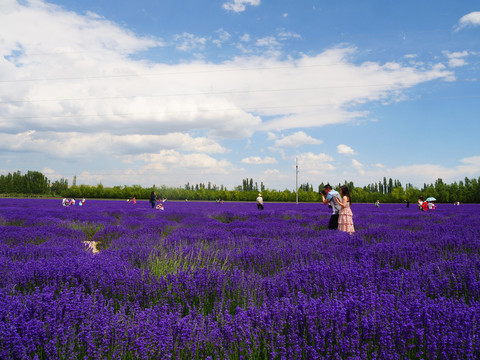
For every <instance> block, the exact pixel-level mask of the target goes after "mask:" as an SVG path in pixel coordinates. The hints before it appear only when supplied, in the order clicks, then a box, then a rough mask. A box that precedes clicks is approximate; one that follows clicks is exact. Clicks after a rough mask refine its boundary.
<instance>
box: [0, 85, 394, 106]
mask: <svg viewBox="0 0 480 360" xmlns="http://www.w3.org/2000/svg"><path fill="white" fill-rule="evenodd" d="M393 85H402V84H400V83H398V82H396V83H384V84H369V85H337V86H320V87H318V86H317V87H305V88H285V89H259V90H226V91H209V92H194V93H176V94H153V95H130V96H104V97H85V98H58V99H37V100H8V101H0V104H15V103H33V102H53V101H84V100H114V99H134V98H157V97H176V96H201V95H227V94H249V93H269V92H287V91H315V90H325V89H346V88H365V87H378V86H393Z"/></svg>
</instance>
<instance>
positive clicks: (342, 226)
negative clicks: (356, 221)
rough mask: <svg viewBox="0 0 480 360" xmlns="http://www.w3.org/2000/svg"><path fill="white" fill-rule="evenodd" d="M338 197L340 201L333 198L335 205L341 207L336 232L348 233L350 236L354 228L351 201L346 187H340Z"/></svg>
mask: <svg viewBox="0 0 480 360" xmlns="http://www.w3.org/2000/svg"><path fill="white" fill-rule="evenodd" d="M340 195H341V196H342V200H341V201H340V200H339V199H338V198H335V201H336V202H337V204H339V205H340V206H341V207H342V208H341V209H340V212H339V215H338V230H340V231H344V232H348V233H349V234H350V235H351V234H353V233H354V232H355V228H354V227H353V213H352V209H350V206H351V205H352V200H351V198H350V191H349V190H348V187H346V186H345V185H343V186H340Z"/></svg>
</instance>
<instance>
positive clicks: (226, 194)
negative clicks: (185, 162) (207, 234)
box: [0, 171, 480, 203]
mask: <svg viewBox="0 0 480 360" xmlns="http://www.w3.org/2000/svg"><path fill="white" fill-rule="evenodd" d="M344 184H345V185H347V186H348V188H349V189H350V194H351V197H352V201H353V202H359V203H366V202H370V203H374V202H375V201H377V200H379V201H380V202H382V203H401V202H404V201H406V200H408V201H410V202H411V203H414V202H416V201H417V199H418V197H419V196H420V195H422V196H423V197H424V198H427V197H429V196H433V197H435V198H436V199H437V201H438V202H439V203H449V202H454V201H459V202H461V203H480V177H479V178H478V179H469V178H465V179H464V180H463V181H459V182H458V183H457V182H454V183H452V184H446V183H444V182H443V180H442V179H437V180H436V181H435V183H434V184H424V185H423V188H421V189H418V188H416V187H414V186H413V185H411V184H406V185H405V186H402V184H401V182H400V181H399V180H394V179H391V178H390V179H387V178H385V177H384V178H383V179H382V181H379V182H377V183H372V184H369V185H367V186H364V187H356V186H355V185H354V183H353V182H351V181H350V182H347V181H345V182H344ZM323 185H324V183H323V182H322V183H321V184H320V185H319V186H318V191H314V185H313V184H309V183H305V184H302V185H300V186H299V188H298V201H300V202H320V201H321V196H320V195H319V191H321V190H322V189H323ZM341 185H342V184H338V185H337V186H336V187H335V188H336V190H338V189H339V188H340V186H341ZM152 190H155V191H156V193H157V196H158V198H162V199H165V198H166V199H169V200H200V201H215V200H224V201H255V199H256V198H257V195H258V193H259V192H261V193H262V196H263V199H264V201H266V202H268V201H275V202H295V201H296V193H295V191H291V190H288V189H285V190H283V191H280V190H274V189H267V188H266V187H265V184H264V183H263V182H261V183H260V185H259V184H258V182H254V181H253V179H252V178H250V179H248V178H246V179H243V180H242V185H239V186H236V187H235V188H234V189H233V190H228V189H227V188H226V187H225V186H223V185H221V186H217V185H215V184H212V183H211V182H210V181H209V182H208V183H207V184H204V183H200V184H190V183H187V184H185V185H184V187H167V186H165V185H162V186H160V187H156V186H155V185H153V186H152V187H149V188H143V187H142V186H140V185H124V186H120V185H117V186H114V187H111V188H107V187H104V186H103V185H102V184H97V185H96V186H91V185H73V186H70V187H69V186H68V180H67V179H64V178H62V179H60V180H56V181H54V182H53V183H51V182H50V180H48V179H47V177H45V176H44V175H43V174H42V173H40V172H38V171H28V172H27V173H26V174H24V175H22V174H21V173H20V171H17V172H14V173H13V174H11V173H8V174H7V175H0V195H3V196H5V195H8V196H17V197H18V196H22V197H25V196H48V195H52V196H62V197H69V198H82V197H85V198H89V199H128V198H132V197H135V198H136V199H137V200H141V199H144V200H147V199H149V198H150V192H151V191H152Z"/></svg>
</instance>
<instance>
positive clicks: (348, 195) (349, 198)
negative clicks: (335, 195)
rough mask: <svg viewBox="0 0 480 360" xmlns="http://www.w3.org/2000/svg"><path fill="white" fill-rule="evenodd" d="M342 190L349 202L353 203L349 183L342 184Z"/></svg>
mask: <svg viewBox="0 0 480 360" xmlns="http://www.w3.org/2000/svg"><path fill="white" fill-rule="evenodd" d="M340 190H341V191H342V194H343V196H346V197H347V198H348V202H349V203H350V205H352V198H351V197H350V190H348V187H347V185H342V186H340Z"/></svg>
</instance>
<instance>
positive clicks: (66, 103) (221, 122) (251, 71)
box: [0, 0, 472, 184]
mask: <svg viewBox="0 0 480 360" xmlns="http://www.w3.org/2000/svg"><path fill="white" fill-rule="evenodd" d="M226 4H230V5H226V6H227V7H230V10H232V11H237V12H240V11H244V9H245V6H247V5H251V6H257V5H259V4H260V1H259V0H256V1H228V2H227V3H226ZM0 34H1V37H2V39H1V41H0V79H1V80H2V84H3V86H1V87H0V99H1V101H0V139H1V141H0V149H1V153H2V157H3V158H4V159H5V160H4V163H3V164H7V163H8V162H11V164H13V163H15V159H16V158H14V157H12V156H10V155H11V154H21V153H25V152H29V153H31V154H33V155H37V156H39V157H40V156H44V157H48V158H53V159H54V160H58V159H60V160H61V159H72V158H73V159H74V160H75V161H78V163H79V164H81V165H79V166H80V167H82V166H83V167H85V168H87V167H88V166H89V165H88V163H86V162H83V163H82V162H81V160H82V159H88V160H89V161H90V160H91V159H97V158H102V159H104V162H105V163H109V164H111V163H115V162H123V161H131V164H133V165H131V166H132V169H131V171H132V172H131V174H130V170H128V171H125V172H124V173H121V174H120V175H121V176H125V177H119V174H118V173H116V174H113V175H103V179H106V176H110V181H111V182H110V183H113V184H118V181H120V180H123V181H125V183H127V179H130V180H131V182H133V183H136V182H137V180H135V179H136V177H135V176H136V174H140V173H141V174H142V176H143V174H148V171H149V170H148V169H149V168H148V166H149V165H150V164H151V165H152V166H154V167H153V169H154V170H155V169H157V168H158V169H163V170H165V171H166V172H165V173H163V174H161V176H160V177H161V179H162V180H158V179H157V181H156V182H157V183H158V182H159V181H160V182H163V179H167V178H168V177H170V178H171V179H172V182H171V183H174V184H175V183H176V184H178V183H179V182H181V181H183V178H185V179H186V180H189V179H198V181H200V182H201V181H205V178H200V177H197V174H200V173H201V171H205V172H209V171H210V172H209V174H213V173H215V172H216V173H217V174H221V175H222V177H221V179H222V180H223V179H224V178H227V177H226V176H224V175H225V171H226V170H225V169H228V171H230V175H231V178H230V177H229V181H230V182H234V180H231V179H232V178H235V177H236V176H238V175H239V174H240V177H241V176H243V173H242V172H241V169H238V168H236V167H234V166H232V165H231V164H230V163H229V162H228V161H227V160H225V159H216V156H218V155H216V154H226V153H228V151H229V149H228V148H226V147H224V145H223V144H231V143H233V142H231V141H230V142H228V143H227V142H226V140H230V139H242V143H244V141H249V138H250V137H251V136H252V135H253V134H255V133H257V132H259V131H266V132H267V134H268V140H269V141H274V144H275V146H276V147H275V148H274V150H275V151H277V152H278V154H281V156H282V159H283V160H291V156H290V155H289V154H288V153H287V150H284V149H289V148H292V147H296V146H300V145H318V144H322V140H318V139H315V138H313V137H311V136H309V135H307V134H305V133H304V132H303V131H299V130H304V129H312V128H315V127H322V126H325V125H328V124H340V123H347V122H357V121H359V120H362V119H365V118H368V117H369V113H368V112H366V111H363V110H362V109H361V108H359V107H357V105H362V104H368V103H369V102H378V101H385V102H388V101H394V100H398V99H401V96H402V93H403V92H404V91H405V90H407V89H410V88H412V87H414V86H416V85H418V84H422V83H425V82H428V81H432V80H452V79H454V76H453V72H452V71H451V70H448V69H446V68H445V67H444V66H442V65H441V64H433V65H430V66H427V65H421V66H420V65H418V64H413V65H408V66H406V65H404V64H400V63H394V62H392V63H386V64H382V63H379V62H365V63H361V64H358V63H356V62H355V59H354V57H355V55H356V49H355V48H354V47H351V46H340V47H335V48H331V49H327V50H325V51H323V52H321V53H317V54H314V53H311V52H309V54H308V55H307V54H303V55H301V56H299V57H295V56H284V55H288V54H283V53H281V52H280V51H278V52H274V51H273V52H268V50H272V49H273V50H275V49H277V50H278V49H280V48H281V47H282V43H281V40H288V39H297V38H299V35H297V34H296V33H289V32H286V31H283V32H281V31H277V35H276V37H269V38H263V39H259V40H258V42H257V45H255V42H254V41H252V39H251V37H250V35H249V34H244V35H243V36H241V38H240V41H241V42H242V44H243V46H245V47H248V46H250V48H249V49H248V50H251V51H252V52H251V53H250V54H259V55H257V56H254V55H250V56H247V55H245V54H241V55H239V56H237V57H232V58H230V59H229V60H225V61H223V62H222V61H217V62H213V61H202V60H190V58H187V60H185V59H179V60H178V62H176V63H175V62H171V63H170V62H167V61H165V62H161V61H157V62H154V61H153V60H149V61H147V60H137V59H138V57H139V56H140V55H141V54H142V52H147V51H149V50H151V49H154V48H157V47H165V46H167V45H166V44H165V42H164V40H163V39H160V38H155V37H144V36H137V35H135V34H134V33H132V32H131V31H128V30H125V29H124V28H122V27H121V26H119V25H118V24H115V23H113V22H111V21H108V20H106V19H104V18H102V17H101V16H98V15H96V14H93V13H89V14H87V15H79V14H75V13H73V12H69V11H65V10H64V9H62V8H60V7H58V6H56V5H51V4H48V3H45V2H42V1H41V0H35V1H22V2H17V1H13V0H4V1H1V2H0ZM212 39H213V40H212ZM229 39H230V34H229V33H227V32H226V31H224V30H219V31H218V32H216V33H215V34H214V35H213V37H203V36H198V35H197V34H190V33H183V34H181V35H178V36H176V37H175V40H176V41H175V42H174V43H173V44H168V46H170V47H171V49H170V50H172V51H173V52H175V54H176V55H177V54H179V53H180V51H175V48H176V47H178V49H181V51H185V53H187V52H188V51H202V50H203V49H207V47H208V46H212V44H213V46H215V45H216V46H221V45H223V44H224V43H225V42H228V41H229ZM255 46H257V48H255ZM189 55H190V54H186V55H185V56H189ZM277 55H282V56H277ZM464 58H465V57H461V56H459V57H457V59H464ZM157 59H158V58H157ZM312 84H313V85H312ZM289 129H294V130H292V132H294V131H296V132H294V133H293V134H292V135H289V136H283V137H282V136H280V135H278V134H281V133H282V132H283V131H285V130H289ZM5 154H8V155H5ZM159 154H161V155H162V156H165V159H159V158H158V156H160V155H159ZM139 156H141V157H139ZM262 157H263V161H265V159H268V156H265V155H263V156H262ZM278 158H279V159H280V156H278ZM299 158H301V159H302V161H304V163H303V165H302V166H303V170H302V171H303V174H307V173H308V174H309V176H310V175H311V176H314V175H315V174H316V175H322V176H324V174H326V173H328V171H330V172H335V170H336V167H335V165H334V163H333V159H332V158H330V157H329V156H328V155H326V154H313V153H308V154H301V155H300V156H299ZM24 159H26V158H24ZM168 159H172V160H175V161H179V162H181V163H182V164H183V165H178V164H177V163H176V162H175V161H172V162H168V161H167V160H168ZM157 160H158V164H154V161H157ZM136 161H141V163H145V164H146V165H145V170H144V171H143V170H142V169H140V168H138V167H137V163H136ZM26 162H27V160H25V163H26ZM63 163H64V164H65V163H67V162H63ZM3 164H2V167H5V165H3ZM201 164H204V165H205V166H204V167H203V168H202V167H200V169H201V171H199V167H198V165H201ZM41 166H42V167H47V168H48V169H51V170H52V171H53V172H54V173H55V174H59V173H60V172H59V170H58V169H57V168H56V167H55V166H53V165H52V164H51V163H50V164H48V165H47V164H43V163H42V165H41ZM58 166H60V165H58ZM462 166H466V167H468V166H472V165H471V164H470V163H465V164H463V165H462ZM279 168H280V167H279ZM366 168H367V165H365V166H364V169H366ZM163 170H162V171H163ZM170 170H171V171H170ZM174 170H182V171H183V170H184V173H183V174H184V175H180V174H179V172H175V171H174ZM142 171H143V172H142ZM278 171H280V170H278ZM83 174H85V177H88V178H90V179H99V178H100V177H99V175H98V174H95V173H94V171H93V170H92V171H85V172H83ZM230 175H229V176H230ZM181 176H183V178H180V177H181ZM286 176H287V175H286ZM288 176H291V174H288ZM154 178H155V175H154V174H152V175H151V178H148V179H146V178H145V179H146V180H145V181H151V180H154ZM272 179H273V180H272V181H274V180H275V179H276V177H275V176H274V175H272ZM343 180H344V179H341V181H343ZM92 181H93V180H92ZM322 181H323V179H322ZM165 183H167V181H166V180H165Z"/></svg>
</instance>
